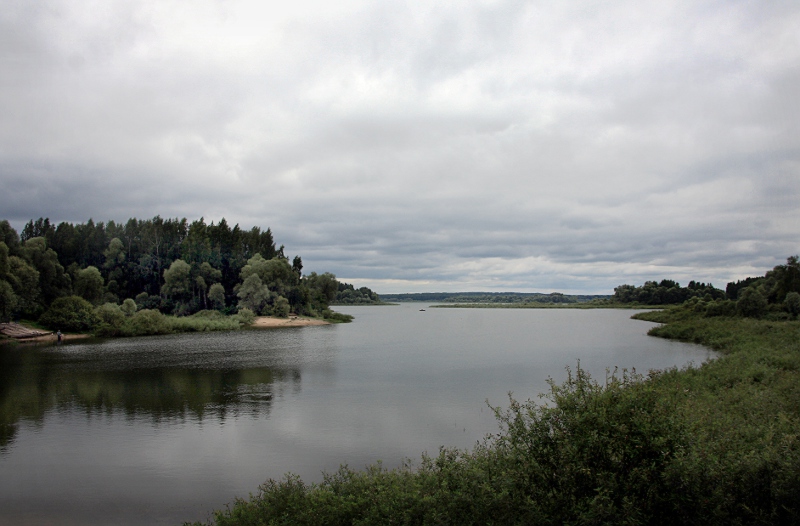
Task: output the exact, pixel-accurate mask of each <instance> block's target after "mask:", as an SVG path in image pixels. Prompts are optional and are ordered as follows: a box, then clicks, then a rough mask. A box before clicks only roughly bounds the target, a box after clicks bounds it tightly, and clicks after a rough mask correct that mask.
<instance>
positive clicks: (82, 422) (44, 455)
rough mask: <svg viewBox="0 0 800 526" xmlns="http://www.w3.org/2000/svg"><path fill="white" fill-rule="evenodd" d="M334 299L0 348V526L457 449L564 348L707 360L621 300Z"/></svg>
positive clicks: (161, 508)
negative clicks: (226, 326) (273, 324)
mask: <svg viewBox="0 0 800 526" xmlns="http://www.w3.org/2000/svg"><path fill="white" fill-rule="evenodd" d="M421 308H425V309H426V310H425V311H424V312H421V311H420V309H421ZM337 310H339V311H341V312H346V313H349V314H354V315H355V316H356V320H355V321H354V322H353V323H350V324H344V325H331V326H323V327H305V328H296V329H272V330H258V331H241V332H232V333H211V334H186V335H174V336H162V337H148V338H131V339H119V340H109V341H102V342H92V343H83V344H74V345H63V346H58V347H57V346H45V347H27V346H26V347H21V348H14V349H2V348H0V525H6V524H8V525H12V524H13V525H24V524H59V525H72V524H76V525H77V524H80V525H92V524H98V525H100V524H131V525H134V524H135V525H139V524H147V525H153V524H180V523H181V522H183V521H187V520H204V519H206V518H207V517H208V515H209V512H210V510H212V509H214V508H220V507H223V506H224V504H225V503H227V502H230V501H231V500H232V499H233V497H234V496H247V494H248V493H250V492H254V491H256V489H257V487H258V485H259V484H260V483H262V482H264V481H265V480H266V479H268V478H280V477H281V476H282V475H283V474H284V473H286V472H289V471H291V472H293V473H296V474H299V475H301V476H302V477H303V479H304V480H306V481H318V480H320V479H321V473H322V472H323V471H333V470H335V469H337V468H338V466H339V465H340V464H345V463H346V464H349V465H350V466H353V467H363V466H364V465H366V464H368V463H372V462H375V461H377V460H382V461H383V462H384V465H386V466H389V467H392V466H396V465H398V464H399V463H400V462H401V461H402V459H404V458H408V457H410V458H412V459H418V458H419V455H420V453H422V452H423V451H428V452H431V453H435V452H436V451H437V450H438V448H439V446H440V445H448V446H457V447H464V448H468V447H471V446H472V445H474V444H475V443H476V441H478V440H480V439H481V438H482V437H483V436H485V435H486V434H487V433H492V432H495V431H496V430H497V426H496V423H495V420H494V417H493V415H492V412H491V410H490V409H489V408H488V407H487V405H486V401H487V400H488V402H489V403H490V404H492V405H495V406H497V405H502V406H505V405H507V401H508V393H509V392H513V395H514V397H515V398H517V399H521V400H524V399H527V398H534V397H536V395H537V394H538V393H540V392H543V391H546V390H547V383H546V380H547V378H548V377H553V378H554V379H556V380H563V379H564V378H565V376H566V373H565V369H564V368H565V367H566V366H572V367H574V366H575V364H576V363H577V361H578V360H580V363H581V366H582V367H583V368H585V369H587V370H589V371H590V372H591V373H592V374H593V375H595V376H597V377H599V378H603V377H604V375H605V370H606V368H613V367H615V366H616V367H620V368H623V367H625V368H636V369H637V370H638V371H640V372H646V371H647V370H648V369H653V368H656V369H660V368H665V367H671V366H676V365H677V366H682V365H685V364H688V363H690V362H694V363H696V364H699V363H701V362H703V361H705V360H706V359H708V358H710V357H711V354H710V352H709V351H707V350H706V349H704V348H701V347H698V346H694V345H689V344H681V343H675V342H669V341H665V340H661V339H657V338H651V337H648V336H646V334H645V333H646V332H647V329H649V328H650V327H651V326H652V324H650V323H647V322H641V321H634V320H630V319H629V316H630V315H631V313H632V312H631V311H619V310H540V309H534V310H506V309H430V308H427V306H425V305H421V304H403V305H400V306H396V307H338V308H337Z"/></svg>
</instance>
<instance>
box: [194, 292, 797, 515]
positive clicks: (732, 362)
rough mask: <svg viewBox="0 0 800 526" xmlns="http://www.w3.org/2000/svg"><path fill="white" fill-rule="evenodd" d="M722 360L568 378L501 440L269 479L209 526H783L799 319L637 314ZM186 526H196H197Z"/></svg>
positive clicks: (787, 511) (793, 511)
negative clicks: (314, 477) (313, 480)
mask: <svg viewBox="0 0 800 526" xmlns="http://www.w3.org/2000/svg"><path fill="white" fill-rule="evenodd" d="M636 317H637V318H639V319H649V320H651V321H658V322H660V323H663V324H664V325H661V326H658V327H655V328H653V329H652V330H651V331H650V334H652V335H654V336H659V337H664V338H670V339H678V340H684V341H692V342H695V343H699V344H702V345H706V346H708V347H711V348H712V349H714V350H716V351H718V352H719V353H720V357H719V358H718V359H715V360H712V361H709V362H707V363H704V364H702V365H699V366H696V367H692V368H687V369H680V370H679V369H674V368H673V369H669V370H665V371H651V372H649V373H647V374H646V375H642V374H637V373H634V372H628V371H622V372H617V373H616V374H609V375H608V376H607V377H606V378H605V379H604V380H602V381H600V382H598V381H595V380H593V379H591V378H590V377H589V376H588V375H587V374H586V373H585V372H584V371H582V370H580V369H578V370H576V371H572V372H571V374H570V376H569V379H568V380H567V381H566V382H564V383H563V384H555V383H551V390H550V393H549V394H548V395H547V396H546V397H545V398H546V399H547V401H548V403H547V404H546V405H543V404H542V403H541V402H540V401H538V400H537V401H527V402H517V401H514V400H511V401H510V403H509V407H508V408H507V409H499V408H497V409H495V414H496V415H497V418H498V422H499V426H500V431H499V433H497V434H494V435H492V436H490V437H488V438H487V439H486V440H485V441H484V442H483V443H480V444H478V445H476V447H475V448H474V449H473V450H471V451H462V450H455V449H448V448H443V449H442V450H440V452H439V454H437V455H434V456H427V455H423V456H422V458H421V460H420V461H419V462H418V463H417V464H416V465H411V464H410V463H409V464H408V465H407V466H405V467H403V468H399V469H393V470H387V469H384V468H382V467H381V466H380V465H379V464H378V465H373V466H371V467H369V468H367V469H366V470H363V471H356V470H352V469H350V468H347V467H344V468H341V469H340V470H339V471H338V472H336V473H332V474H329V475H328V476H326V478H325V479H324V480H323V482H322V483H319V484H306V483H304V482H303V481H302V480H300V479H299V478H298V477H294V476H288V475H287V477H286V478H284V479H283V480H281V481H274V480H270V481H268V482H267V483H265V484H264V485H263V486H262V487H261V488H260V490H259V492H258V493H257V495H255V496H253V497H251V498H250V499H249V500H238V501H236V502H235V503H234V504H232V505H231V506H230V507H229V508H228V509H227V510H224V511H220V512H217V513H216V515H215V517H214V519H213V524H216V525H218V526H228V525H240V524H256V523H258V524H268V523H273V522H274V523H292V524H334V523H336V524H354V523H365V524H366V523H369V524H372V523H375V524H379V523H388V522H390V521H393V522H398V523H403V524H423V523H444V524H487V523H496V524H565V523H571V524H612V523H613V524H619V523H626V524H629V523H630V524H632V523H644V524H675V523H682V524H787V523H796V522H797V521H798V517H800V440H799V439H798V437H800V322H798V321H780V322H773V321H767V320H756V319H748V318H740V317H705V316H703V315H702V314H698V313H695V312H693V311H691V309H681V308H674V309H669V310H667V311H662V312H647V313H642V314H638V315H637V316H636ZM196 524H199V523H196Z"/></svg>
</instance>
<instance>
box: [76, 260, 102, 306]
mask: <svg viewBox="0 0 800 526" xmlns="http://www.w3.org/2000/svg"><path fill="white" fill-rule="evenodd" d="M73 289H74V291H75V294H76V295H77V296H80V297H81V298H83V299H85V300H86V301H88V302H89V303H91V304H93V305H99V304H100V303H101V302H102V301H103V291H104V289H103V276H102V275H101V274H100V271H99V270H98V269H97V267H92V266H89V267H86V268H85V269H83V270H80V271H78V274H77V276H76V277H75V286H74V287H73Z"/></svg>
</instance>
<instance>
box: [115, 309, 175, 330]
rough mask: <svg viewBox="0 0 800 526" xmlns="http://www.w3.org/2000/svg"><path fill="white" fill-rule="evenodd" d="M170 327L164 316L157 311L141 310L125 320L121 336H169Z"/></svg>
mask: <svg viewBox="0 0 800 526" xmlns="http://www.w3.org/2000/svg"><path fill="white" fill-rule="evenodd" d="M171 332H172V326H171V324H170V322H169V320H168V319H167V317H166V316H164V315H163V314H161V313H160V312H159V311H157V310H151V309H142V310H140V311H138V312H137V313H136V314H134V315H133V316H131V317H130V318H127V319H126V322H125V326H124V327H123V334H125V335H126V336H146V335H152V334H169V333H171Z"/></svg>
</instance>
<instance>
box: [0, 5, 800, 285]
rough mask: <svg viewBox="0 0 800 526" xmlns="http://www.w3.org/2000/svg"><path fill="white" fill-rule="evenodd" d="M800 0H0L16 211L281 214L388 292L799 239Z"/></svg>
mask: <svg viewBox="0 0 800 526" xmlns="http://www.w3.org/2000/svg"><path fill="white" fill-rule="evenodd" d="M798 27H800V4H795V3H793V2H747V1H699V2H683V1H666V2H657V3H641V2H634V1H622V2H599V1H597V2H591V1H590V2H583V1H582V2H556V3H554V2H538V1H506V2H504V1H485V2H426V1H422V2H402V1H394V0H387V1H383V2H366V1H341V2H318V1H299V2H293V3H287V2H271V1H267V2H255V1H253V2H250V1H237V0H230V1H223V0H219V1H212V0H198V1H193V2H190V3H187V2H172V1H157V2H156V1H152V2H149V1H144V2H143V1H119V2H106V1H84V0H63V1H61V0H52V1H47V0H43V1H41V2H24V1H16V0H12V1H11V2H6V3H5V4H4V7H3V9H2V10H0V115H2V116H3V117H2V119H0V218H5V219H8V220H10V221H11V222H12V224H13V225H14V226H15V227H17V228H18V229H21V227H22V225H23V224H24V223H25V222H27V221H28V220H29V219H36V218H38V217H49V218H50V219H51V221H54V222H58V221H71V222H85V221H86V220H88V219H89V218H93V219H94V220H95V221H107V220H112V219H113V220H115V221H125V220H126V219H128V218H129V217H138V218H149V217H153V216H154V215H156V214H159V215H161V216H162V217H186V218H188V219H189V220H194V219H198V218H200V217H201V216H202V217H204V218H205V220H206V221H207V222H211V221H215V222H216V221H219V220H220V219H221V218H223V217H224V218H226V219H227V220H228V222H229V223H231V224H233V223H239V224H240V225H241V226H242V227H245V228H249V227H251V226H260V227H262V228H267V227H270V228H272V231H273V233H274V234H275V237H276V240H277V242H278V243H279V244H283V245H285V246H286V251H287V254H288V255H290V257H291V256H294V255H295V254H299V255H301V256H302V257H303V261H304V270H307V271H317V272H325V271H331V272H333V273H335V274H336V275H337V276H338V277H339V278H340V279H341V280H344V281H348V282H351V283H353V284H355V285H356V286H369V287H371V288H373V289H374V290H376V291H377V292H384V293H390V292H391V293H394V292H415V291H478V290H487V291H539V292H550V291H561V292H583V293H611V291H612V290H613V287H614V286H616V285H619V284H622V283H631V284H641V283H642V282H644V281H645V280H648V279H657V280H660V279H662V278H670V279H676V280H678V281H680V282H681V283H682V284H685V283H686V282H688V281H689V280H691V279H694V280H699V281H711V282H713V283H714V284H715V285H717V286H722V287H724V285H725V283H726V282H727V281H730V280H734V279H740V278H743V277H746V276H749V275H761V274H763V273H764V271H765V270H767V269H769V268H771V267H772V266H774V265H776V264H778V263H782V262H784V261H785V258H786V257H788V256H790V255H794V254H797V253H798V252H800V206H798V203H800V129H798V128H800V98H799V97H798V96H797V94H798V93H800V31H797V28H798Z"/></svg>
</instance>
